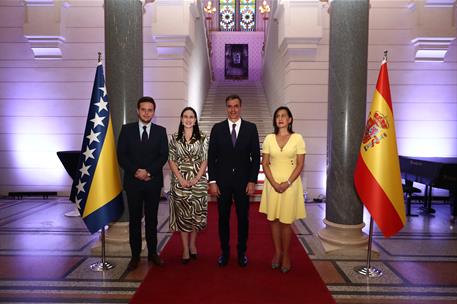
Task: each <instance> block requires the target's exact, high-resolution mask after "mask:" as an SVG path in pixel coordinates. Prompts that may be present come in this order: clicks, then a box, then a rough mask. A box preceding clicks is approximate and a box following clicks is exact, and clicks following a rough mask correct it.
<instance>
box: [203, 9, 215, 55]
mask: <svg viewBox="0 0 457 304" xmlns="http://www.w3.org/2000/svg"><path fill="white" fill-rule="evenodd" d="M203 10H204V11H205V14H206V18H205V20H206V37H207V39H208V51H209V56H211V55H212V54H213V51H212V49H211V31H212V30H213V15H214V13H216V8H215V7H213V3H212V2H211V1H208V2H206V5H205V6H204V7H203Z"/></svg>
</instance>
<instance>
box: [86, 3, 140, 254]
mask: <svg viewBox="0 0 457 304" xmlns="http://www.w3.org/2000/svg"><path fill="white" fill-rule="evenodd" d="M104 9H105V55H104V57H105V75H106V88H107V91H108V98H109V103H110V108H111V118H112V121H113V128H114V134H115V137H116V140H117V138H118V135H119V132H120V129H121V127H122V125H123V124H124V123H126V122H132V121H136V120H137V115H136V102H137V101H138V99H139V98H140V97H141V96H143V4H142V2H141V1H139V0H105V1H104ZM126 203H127V198H126V197H125V196H124V204H125V206H124V207H125V208H124V214H123V215H122V217H121V219H120V220H119V221H118V222H116V223H115V224H113V225H111V226H110V228H109V229H108V230H107V232H106V238H105V239H106V245H107V246H106V251H107V254H108V255H116V254H121V255H129V254H130V247H129V238H128V219H129V218H128V208H127V205H126ZM100 245H101V244H100V242H98V243H97V244H96V245H95V246H94V247H93V248H92V253H94V254H95V253H99V252H100V250H101V247H100Z"/></svg>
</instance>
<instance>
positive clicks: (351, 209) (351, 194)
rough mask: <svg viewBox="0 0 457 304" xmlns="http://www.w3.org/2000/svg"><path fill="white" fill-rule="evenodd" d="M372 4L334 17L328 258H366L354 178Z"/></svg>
mask: <svg viewBox="0 0 457 304" xmlns="http://www.w3.org/2000/svg"><path fill="white" fill-rule="evenodd" d="M368 10H369V1H368V0H334V1H332V2H331V6H330V9H329V12H330V58H329V87H328V98H329V100H328V127H327V149H328V151H327V155H328V159H327V194H326V197H327V205H326V215H325V219H324V223H325V225H326V227H325V228H324V229H322V230H321V231H319V237H320V239H321V242H322V245H323V246H324V249H325V251H326V252H328V253H337V254H343V255H355V254H366V250H365V246H366V244H367V236H366V235H364V234H363V233H362V228H363V227H364V225H365V224H364V223H363V206H362V203H361V202H360V200H359V198H358V196H357V194H356V192H355V189H354V186H353V173H354V167H355V163H356V160H357V153H358V150H359V147H360V140H361V138H362V133H363V129H364V124H365V115H366V96H367V95H366V87H367V54H368Z"/></svg>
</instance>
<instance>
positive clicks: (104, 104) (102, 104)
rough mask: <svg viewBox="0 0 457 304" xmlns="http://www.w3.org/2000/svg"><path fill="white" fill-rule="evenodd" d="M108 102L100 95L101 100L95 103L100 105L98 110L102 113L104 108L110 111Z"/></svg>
mask: <svg viewBox="0 0 457 304" xmlns="http://www.w3.org/2000/svg"><path fill="white" fill-rule="evenodd" d="M107 104H108V103H107V102H106V101H104V100H103V98H101V97H100V101H99V102H97V103H94V105H96V106H97V107H98V112H99V113H100V112H101V111H102V110H106V111H107V112H108V107H107V106H106V105H107Z"/></svg>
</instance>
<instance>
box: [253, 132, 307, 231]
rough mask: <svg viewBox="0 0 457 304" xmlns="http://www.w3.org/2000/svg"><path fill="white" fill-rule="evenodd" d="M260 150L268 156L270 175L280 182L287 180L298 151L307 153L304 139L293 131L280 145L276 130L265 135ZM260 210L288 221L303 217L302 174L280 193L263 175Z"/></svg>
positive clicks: (273, 217)
mask: <svg viewBox="0 0 457 304" xmlns="http://www.w3.org/2000/svg"><path fill="white" fill-rule="evenodd" d="M262 150H263V153H265V154H269V156H270V169H271V174H272V175H273V178H274V179H275V180H276V181H277V182H279V183H281V182H285V181H287V179H288V178H289V176H290V175H291V174H292V172H293V170H294V169H295V167H296V165H297V154H306V148H305V141H304V140H303V137H302V136H301V135H300V134H297V133H293V134H292V135H291V136H290V138H289V141H288V142H287V143H286V145H285V146H284V147H283V148H282V150H281V148H279V145H278V143H277V141H276V136H275V134H269V135H267V137H265V140H264V142H263V145H262ZM259 211H260V212H261V213H265V214H266V215H267V219H268V220H269V221H274V220H279V221H280V222H281V223H284V224H291V223H293V222H294V221H295V220H297V219H301V218H305V217H306V210H305V200H304V197H303V186H302V182H301V177H300V176H298V178H297V179H295V181H294V182H293V183H292V184H291V186H290V187H289V188H288V189H287V190H286V191H284V192H283V193H278V192H276V191H275V189H274V188H273V186H271V184H270V182H269V181H268V180H267V179H266V178H265V183H264V187H263V191H262V198H261V201H260V208H259Z"/></svg>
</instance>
